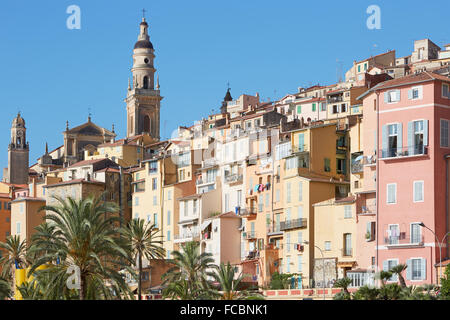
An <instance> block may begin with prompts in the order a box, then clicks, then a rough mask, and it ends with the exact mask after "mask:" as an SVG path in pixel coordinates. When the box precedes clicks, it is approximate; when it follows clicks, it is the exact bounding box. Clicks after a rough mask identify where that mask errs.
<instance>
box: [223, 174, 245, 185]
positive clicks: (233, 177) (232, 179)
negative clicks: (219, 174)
mask: <svg viewBox="0 0 450 320" xmlns="http://www.w3.org/2000/svg"><path fill="white" fill-rule="evenodd" d="M243 177H244V176H243V175H242V174H230V175H227V176H225V182H226V183H240V182H242V180H243Z"/></svg>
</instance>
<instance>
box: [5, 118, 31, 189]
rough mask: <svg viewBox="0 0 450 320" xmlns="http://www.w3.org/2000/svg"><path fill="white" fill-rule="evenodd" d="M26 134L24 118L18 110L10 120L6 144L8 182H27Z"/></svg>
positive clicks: (27, 152)
mask: <svg viewBox="0 0 450 320" xmlns="http://www.w3.org/2000/svg"><path fill="white" fill-rule="evenodd" d="M26 134H27V129H26V128H25V120H24V119H23V118H22V117H21V116H20V112H19V114H18V115H17V117H16V118H14V120H13V122H12V127H11V143H10V144H9V146H8V175H7V178H6V180H7V181H6V182H8V183H14V184H28V167H29V162H28V161H29V160H28V159H29V158H28V155H29V153H30V148H29V146H28V142H27V136H26Z"/></svg>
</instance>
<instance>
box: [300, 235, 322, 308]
mask: <svg viewBox="0 0 450 320" xmlns="http://www.w3.org/2000/svg"><path fill="white" fill-rule="evenodd" d="M303 243H304V244H309V241H306V240H305V241H303ZM313 246H314V247H316V248H317V249H319V251H320V253H321V254H322V271H323V283H322V289H323V300H325V257H324V255H323V251H322V249H320V248H319V247H318V246H316V245H313Z"/></svg>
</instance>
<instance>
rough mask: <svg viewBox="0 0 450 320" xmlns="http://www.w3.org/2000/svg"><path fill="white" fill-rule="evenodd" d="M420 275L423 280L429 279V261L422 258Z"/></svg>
mask: <svg viewBox="0 0 450 320" xmlns="http://www.w3.org/2000/svg"><path fill="white" fill-rule="evenodd" d="M420 268H421V270H420V275H421V276H422V280H425V279H426V278H427V259H425V258H422V260H421V261H420Z"/></svg>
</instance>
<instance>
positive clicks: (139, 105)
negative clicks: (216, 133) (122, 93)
mask: <svg viewBox="0 0 450 320" xmlns="http://www.w3.org/2000/svg"><path fill="white" fill-rule="evenodd" d="M154 52H155V50H154V49H153V44H152V43H151V42H150V37H149V35H148V24H147V22H146V21H145V18H142V22H141V24H140V32H139V36H138V41H137V42H136V44H135V45H134V50H133V67H132V68H131V72H132V74H133V80H132V82H131V83H130V81H129V84H128V93H127V98H126V99H125V102H126V104H127V137H133V136H136V135H140V134H148V135H150V137H152V138H153V139H154V141H159V139H160V129H159V122H160V118H159V116H160V105H161V103H160V102H161V100H162V97H161V96H160V93H159V81H157V83H156V85H155V72H156V69H155V67H154V64H153V60H154V59H155V54H154Z"/></svg>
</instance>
